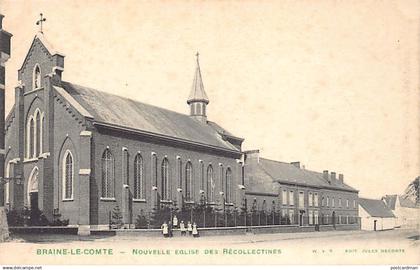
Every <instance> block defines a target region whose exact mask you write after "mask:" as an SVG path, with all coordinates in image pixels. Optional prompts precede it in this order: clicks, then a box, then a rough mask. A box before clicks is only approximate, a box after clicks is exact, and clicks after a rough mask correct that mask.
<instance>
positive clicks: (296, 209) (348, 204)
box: [244, 150, 359, 228]
mask: <svg viewBox="0 0 420 270" xmlns="http://www.w3.org/2000/svg"><path fill="white" fill-rule="evenodd" d="M244 153H245V158H244V160H245V162H244V176H245V186H246V192H245V194H246V198H247V202H248V205H254V208H256V209H262V210H264V211H272V209H275V210H276V211H277V212H278V213H279V214H280V215H281V218H282V220H283V221H285V222H286V223H287V224H298V225H300V226H308V225H309V226H311V225H331V226H337V225H354V226H355V227H356V228H357V226H358V223H359V222H358V216H359V215H358V204H359V202H358V191H357V190H355V189H354V188H352V187H350V186H349V185H347V184H346V183H344V176H343V175H341V174H340V175H338V177H337V176H336V173H335V172H331V173H329V172H328V171H323V172H322V173H320V172H314V171H310V170H306V169H304V168H302V167H301V165H300V163H299V162H292V163H285V162H280V161H274V160H269V159H265V158H262V157H260V156H259V151H258V150H253V151H245V152H244ZM267 206H268V207H270V208H267ZM282 224H284V222H283V223H282Z"/></svg>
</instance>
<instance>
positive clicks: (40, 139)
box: [39, 113, 45, 154]
mask: <svg viewBox="0 0 420 270" xmlns="http://www.w3.org/2000/svg"><path fill="white" fill-rule="evenodd" d="M44 122H45V116H44V113H42V114H41V125H40V126H39V128H40V129H41V131H40V132H39V134H40V135H39V136H40V137H39V153H40V154H42V153H43V151H44V139H43V137H44V130H45V124H44Z"/></svg>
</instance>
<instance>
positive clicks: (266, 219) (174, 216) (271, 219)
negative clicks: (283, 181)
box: [135, 209, 360, 228]
mask: <svg viewBox="0 0 420 270" xmlns="http://www.w3.org/2000/svg"><path fill="white" fill-rule="evenodd" d="M181 221H183V222H184V223H185V224H187V223H188V222H191V223H194V222H195V223H196V224H197V226H198V227H200V228H209V227H238V226H270V225H299V226H315V225H344V224H360V218H359V217H350V216H349V217H341V218H339V217H331V216H312V217H309V216H306V215H291V216H289V215H282V214H281V213H279V212H266V211H255V212H239V211H214V210H212V209H183V210H179V211H173V210H170V209H160V210H158V211H150V212H147V213H144V212H141V213H140V214H139V215H138V216H137V217H136V218H135V225H136V228H160V226H161V225H162V224H163V223H164V222H166V223H169V222H171V223H172V224H173V223H174V222H175V223H178V224H179V223H180V222H181Z"/></svg>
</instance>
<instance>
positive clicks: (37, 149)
mask: <svg viewBox="0 0 420 270" xmlns="http://www.w3.org/2000/svg"><path fill="white" fill-rule="evenodd" d="M34 141H35V156H36V157H37V156H39V154H40V153H41V152H40V149H41V113H40V112H39V111H36V112H35V138H34Z"/></svg>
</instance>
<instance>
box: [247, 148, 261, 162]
mask: <svg viewBox="0 0 420 270" xmlns="http://www.w3.org/2000/svg"><path fill="white" fill-rule="evenodd" d="M244 154H245V161H246V160H248V159H254V160H256V161H257V163H259V162H260V150H258V149H256V150H249V151H244Z"/></svg>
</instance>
